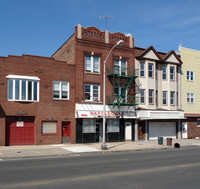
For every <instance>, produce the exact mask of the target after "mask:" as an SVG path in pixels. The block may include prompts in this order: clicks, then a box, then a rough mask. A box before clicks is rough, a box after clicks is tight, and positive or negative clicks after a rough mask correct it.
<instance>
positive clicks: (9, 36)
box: [0, 0, 200, 57]
mask: <svg viewBox="0 0 200 189" xmlns="http://www.w3.org/2000/svg"><path fill="white" fill-rule="evenodd" d="M0 8H1V11H0V56H8V55H19V56H21V55H22V54H31V55H39V56H47V57H48V56H51V55H52V54H53V53H54V52H55V51H56V50H57V49H58V48H59V47H60V46H61V45H62V44H63V43H64V42H65V41H66V40H67V39H68V38H69V37H70V36H71V35H72V34H73V33H74V26H76V25H78V24H81V25H82V26H83V27H88V26H95V27H97V28H99V29H100V30H102V31H104V30H105V20H104V19H99V18H97V17H98V16H110V17H111V19H109V20H108V30H109V32H111V33H114V32H121V33H123V34H125V33H131V34H132V35H133V37H134V38H135V46H139V47H143V48H146V47H148V46H151V45H152V46H154V48H155V49H156V50H157V51H163V52H168V51H169V50H177V49H178V46H179V44H182V45H183V46H184V47H188V48H192V49H197V50H200V1H199V0H0Z"/></svg>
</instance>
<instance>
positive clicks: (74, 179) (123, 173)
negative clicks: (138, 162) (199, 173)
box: [0, 163, 200, 189]
mask: <svg viewBox="0 0 200 189" xmlns="http://www.w3.org/2000/svg"><path fill="white" fill-rule="evenodd" d="M188 167H200V163H193V164H182V165H172V166H165V167H156V168H150V169H138V170H133V171H121V172H112V173H105V174H96V175H89V176H80V177H72V178H69V177H65V178H58V179H51V180H43V181H32V182H22V183H14V184H7V185H0V188H4V189H7V188H15V189H16V188H28V187H34V186H41V185H51V184H55V183H56V182H60V183H61V182H63V183H66V182H77V181H87V180H92V179H98V178H105V179H108V177H117V176H128V175H136V174H144V173H153V172H159V171H167V170H173V169H176V168H188Z"/></svg>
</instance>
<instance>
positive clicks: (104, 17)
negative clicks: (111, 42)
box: [97, 16, 111, 30]
mask: <svg viewBox="0 0 200 189" xmlns="http://www.w3.org/2000/svg"><path fill="white" fill-rule="evenodd" d="M97 18H103V19H105V23H106V30H107V25H108V19H111V17H110V16H98V17H97Z"/></svg>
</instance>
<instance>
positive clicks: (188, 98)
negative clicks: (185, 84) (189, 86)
mask: <svg viewBox="0 0 200 189" xmlns="http://www.w3.org/2000/svg"><path fill="white" fill-rule="evenodd" d="M186 102H187V103H189V104H194V103H195V95H194V93H187V94H186Z"/></svg>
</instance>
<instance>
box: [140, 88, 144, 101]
mask: <svg viewBox="0 0 200 189" xmlns="http://www.w3.org/2000/svg"><path fill="white" fill-rule="evenodd" d="M141 91H144V96H142V95H141ZM142 98H144V102H142V101H141V99H142ZM140 104H145V89H140Z"/></svg>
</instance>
